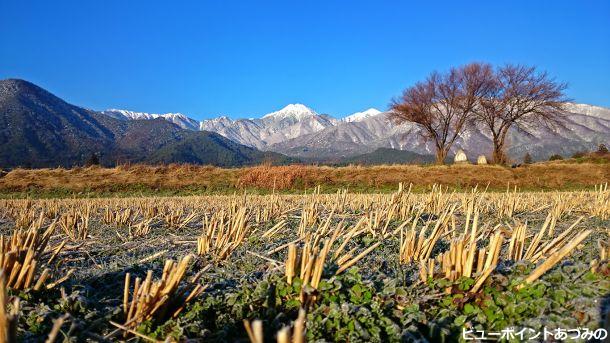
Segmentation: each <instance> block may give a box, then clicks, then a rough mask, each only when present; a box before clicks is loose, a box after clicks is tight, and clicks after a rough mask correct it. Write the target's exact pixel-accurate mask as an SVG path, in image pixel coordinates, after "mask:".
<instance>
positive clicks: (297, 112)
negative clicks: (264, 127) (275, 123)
mask: <svg viewBox="0 0 610 343" xmlns="http://www.w3.org/2000/svg"><path fill="white" fill-rule="evenodd" d="M317 115H318V114H317V113H316V112H315V111H314V110H312V109H311V108H309V107H307V106H305V105H303V104H290V105H288V106H286V107H284V108H282V109H281V110H279V111H276V112H271V113H269V114H266V115H264V116H263V119H264V118H277V119H284V118H294V119H297V120H301V119H304V118H307V117H314V116H317Z"/></svg>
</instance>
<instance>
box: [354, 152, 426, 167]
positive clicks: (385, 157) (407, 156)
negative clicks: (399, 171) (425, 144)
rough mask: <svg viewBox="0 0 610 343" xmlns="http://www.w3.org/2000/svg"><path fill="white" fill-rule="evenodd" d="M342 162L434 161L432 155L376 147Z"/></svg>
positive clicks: (412, 162) (414, 162) (417, 162)
mask: <svg viewBox="0 0 610 343" xmlns="http://www.w3.org/2000/svg"><path fill="white" fill-rule="evenodd" d="M342 162H343V163H342V164H364V165H373V164H422V163H432V162H434V156H432V155H422V154H418V153H414V152H411V151H405V150H396V149H390V148H378V149H377V150H375V151H373V152H369V153H366V154H362V155H357V156H352V157H348V158H345V159H344V160H343V161H342Z"/></svg>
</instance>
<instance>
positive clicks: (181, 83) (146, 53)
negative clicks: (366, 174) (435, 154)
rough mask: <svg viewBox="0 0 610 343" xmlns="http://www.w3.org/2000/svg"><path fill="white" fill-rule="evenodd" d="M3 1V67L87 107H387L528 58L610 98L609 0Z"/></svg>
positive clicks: (572, 93)
mask: <svg viewBox="0 0 610 343" xmlns="http://www.w3.org/2000/svg"><path fill="white" fill-rule="evenodd" d="M463 2H464V3H467V4H458V3H457V1H446V2H440V1H439V2H433V1H419V2H418V3H417V4H413V3H414V1H362V2H361V1H347V0H346V1H330V0H328V1H298V2H296V1H249V2H246V1H239V2H237V1H234V2H233V1H171V2H170V1H166V2H154V1H132V0H124V1H82V0H81V1H24V0H2V1H0V78H1V79H4V78H23V79H26V80H29V81H32V82H34V83H36V84H38V85H40V86H42V87H44V88H46V89H48V90H50V91H51V92H53V93H55V94H57V95H58V96H60V97H62V98H64V99H66V100H67V101H69V102H71V103H74V104H77V105H81V106H84V107H88V108H92V109H97V110H101V109H106V108H125V109H131V110H137V111H146V112H155V113H159V112H170V111H171V112H182V113H185V114H188V115H190V116H192V117H194V118H197V119H203V118H208V117H212V116H217V115H219V114H226V115H229V116H231V117H234V118H236V117H249V116H259V115H262V114H264V113H267V112H270V111H272V110H276V109H279V108H281V107H282V106H283V105H285V104H288V103H294V102H300V103H304V104H307V105H309V106H310V107H312V108H314V109H315V110H317V111H318V112H320V113H329V114H332V115H335V116H341V115H344V114H347V113H351V112H355V111H358V110H363V109H366V108H368V107H377V108H379V109H385V108H386V107H387V104H388V102H389V100H390V99H391V98H392V97H393V96H395V95H399V94H400V92H401V90H402V89H404V88H405V87H408V86H410V85H412V84H413V83H414V82H416V81H418V80H420V79H422V78H424V77H425V76H426V75H427V74H428V73H430V72H431V71H432V70H445V69H447V68H449V67H450V66H452V65H459V64H463V63H467V62H471V61H487V62H491V63H494V64H500V63H505V62H512V63H525V64H533V65H537V66H538V67H539V68H541V69H544V70H547V71H548V72H549V73H551V75H553V76H555V77H556V78H557V79H559V80H562V81H565V82H568V83H569V89H568V96H569V97H571V98H573V99H575V100H576V101H578V102H584V103H590V104H594V105H601V106H606V107H610V1H607V0H600V1H593V0H592V1H589V0H585V1H576V0H574V1H532V0H528V1H502V2H501V1H497V2H496V1H463Z"/></svg>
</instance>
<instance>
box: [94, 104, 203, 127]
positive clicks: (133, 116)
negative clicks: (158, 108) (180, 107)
mask: <svg viewBox="0 0 610 343" xmlns="http://www.w3.org/2000/svg"><path fill="white" fill-rule="evenodd" d="M102 113H103V114H105V115H108V116H110V117H113V118H115V119H120V120H150V119H156V118H163V119H165V120H167V121H169V122H172V123H174V124H176V125H178V126H180V127H181V128H183V129H187V130H194V131H197V130H199V122H198V121H196V120H195V119H191V118H189V117H187V116H185V115H184V114H182V113H165V114H155V113H145V112H135V111H128V110H118V109H109V110H105V111H102Z"/></svg>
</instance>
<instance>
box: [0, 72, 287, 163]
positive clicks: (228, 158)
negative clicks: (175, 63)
mask: <svg viewBox="0 0 610 343" xmlns="http://www.w3.org/2000/svg"><path fill="white" fill-rule="evenodd" d="M175 118H177V117H174V116H167V117H162V118H160V117H154V116H151V117H150V118H149V120H126V119H123V120H119V119H116V118H115V117H113V116H111V115H108V113H105V114H103V113H100V112H96V111H92V110H88V109H84V108H81V107H78V106H74V105H71V104H69V103H67V102H65V101H64V100H62V99H60V98H58V97H56V96H54V95H53V94H51V93H49V92H48V91H46V90H44V89H42V88H40V87H38V86H36V85H34V84H32V83H30V82H27V81H23V80H17V79H8V80H0V169H1V168H12V167H19V166H22V167H57V166H74V165H82V164H83V163H84V162H85V161H86V160H87V159H89V158H90V157H91V156H92V155H93V154H95V155H98V156H99V158H100V160H101V162H102V163H103V164H105V165H114V164H116V163H122V162H146V163H174V162H176V163H184V162H188V163H197V164H213V165H218V166H227V167H229V166H241V165H247V164H258V163H262V162H265V161H268V162H274V163H282V162H290V161H294V159H290V158H287V157H285V156H283V155H280V154H277V153H273V152H262V151H259V150H257V149H255V148H252V147H248V146H244V145H241V144H239V143H236V142H234V141H231V140H229V139H227V138H225V137H223V136H221V135H219V134H217V133H214V132H207V131H202V132H198V131H193V130H185V129H183V128H181V127H179V126H178V125H176V124H174V123H172V122H170V121H169V120H173V119H175Z"/></svg>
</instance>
